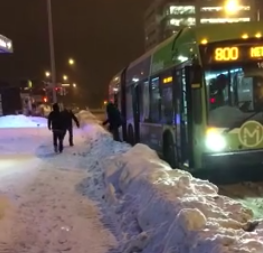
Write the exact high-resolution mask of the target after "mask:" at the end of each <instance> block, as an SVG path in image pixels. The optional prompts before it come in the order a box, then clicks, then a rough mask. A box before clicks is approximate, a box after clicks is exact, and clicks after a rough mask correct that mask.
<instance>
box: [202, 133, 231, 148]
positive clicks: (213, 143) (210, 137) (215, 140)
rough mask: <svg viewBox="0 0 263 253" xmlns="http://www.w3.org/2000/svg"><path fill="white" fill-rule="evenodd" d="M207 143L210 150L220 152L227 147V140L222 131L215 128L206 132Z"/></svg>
mask: <svg viewBox="0 0 263 253" xmlns="http://www.w3.org/2000/svg"><path fill="white" fill-rule="evenodd" d="M205 145H206V147H207V149H209V150H210V151H214V152H219V151H222V150H223V149H225V147H226V140H225V138H224V136H223V135H222V134H221V133H219V132H217V131H216V130H214V129H209V130H208V131H207V134H206V142H205Z"/></svg>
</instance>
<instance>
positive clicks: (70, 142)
mask: <svg viewBox="0 0 263 253" xmlns="http://www.w3.org/2000/svg"><path fill="white" fill-rule="evenodd" d="M67 132H68V140H69V145H70V146H73V145H74V143H73V127H68V128H67Z"/></svg>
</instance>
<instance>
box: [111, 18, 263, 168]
mask: <svg viewBox="0 0 263 253" xmlns="http://www.w3.org/2000/svg"><path fill="white" fill-rule="evenodd" d="M114 80H115V82H114ZM113 83H114V85H115V93H114V94H115V101H116V102H117V103H118V106H119V108H120V110H121V112H122V115H123V118H124V119H125V120H124V124H123V127H122V133H123V139H124V140H125V141H128V142H129V143H131V144H136V143H138V142H140V143H144V144H146V145H148V146H149V147H151V148H152V149H154V150H156V151H157V152H158V153H159V154H160V155H161V156H162V157H163V158H164V160H166V161H167V162H168V163H169V164H170V165H171V166H172V167H177V168H180V169H185V170H189V171H197V170H200V169H208V170H210V168H212V169H214V168H222V167H231V168H232V167H239V166H256V165H262V163H263V126H262V123H263V22H249V23H242V24H241V23H233V24H212V25H202V26H196V27H187V28H183V29H182V30H181V31H180V32H179V33H178V34H175V35H174V36H172V37H171V38H169V39H168V40H166V41H164V42H163V43H162V44H160V45H158V46H157V47H155V48H154V49H152V50H151V51H150V52H147V53H146V54H145V55H143V56H142V57H140V58H139V59H137V60H136V61H134V62H132V63H131V64H130V65H129V66H127V67H126V68H125V69H124V70H122V71H121V72H120V73H119V74H117V75H116V76H114V77H113V81H112V82H111V85H112V84H113Z"/></svg>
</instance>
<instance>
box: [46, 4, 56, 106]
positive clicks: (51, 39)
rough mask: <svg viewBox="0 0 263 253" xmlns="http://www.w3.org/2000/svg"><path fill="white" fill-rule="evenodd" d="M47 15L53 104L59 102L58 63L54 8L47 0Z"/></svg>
mask: <svg viewBox="0 0 263 253" xmlns="http://www.w3.org/2000/svg"><path fill="white" fill-rule="evenodd" d="M47 15H48V34H49V48H50V65H51V77H52V94H53V103H56V102H57V93H56V90H55V87H56V63H55V49H54V34H53V21H52V6H51V0H47Z"/></svg>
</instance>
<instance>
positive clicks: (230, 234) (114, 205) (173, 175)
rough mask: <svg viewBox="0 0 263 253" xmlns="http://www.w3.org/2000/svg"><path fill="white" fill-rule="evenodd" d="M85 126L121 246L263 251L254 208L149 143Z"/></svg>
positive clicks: (216, 252)
mask: <svg viewBox="0 0 263 253" xmlns="http://www.w3.org/2000/svg"><path fill="white" fill-rule="evenodd" d="M83 115H85V113H84V112H83ZM88 115H89V114H88ZM88 115H87V118H88V117H89V116H88ZM83 118H85V117H83ZM83 124H85V121H83ZM83 129H84V130H85V134H86V136H85V137H86V138H88V141H87V142H88V143H89V145H90V149H89V151H87V154H83V155H84V156H85V155H89V159H90V157H92V159H94V163H95V161H96V160H97V161H99V163H100V166H95V168H96V175H97V177H98V179H96V181H100V180H102V179H101V178H99V177H100V176H102V177H103V179H104V183H105V196H104V197H105V200H106V202H107V204H108V205H109V206H110V210H111V211H109V210H107V213H108V215H109V213H110V216H111V219H112V220H113V221H112V224H114V226H115V227H114V231H117V234H118V235H120V234H121V237H120V238H118V239H119V241H120V244H121V248H120V249H118V250H119V251H120V252H123V253H133V252H143V253H153V252H158V253H173V252H180V253H185V252H187V253H188V252H191V253H200V252H204V253H205V252H209V253H210V252H212V253H223V252H229V253H230V252H242V253H246V252H252V253H253V252H255V253H256V252H257V253H258V252H263V228H261V224H260V225H259V226H257V223H251V222H250V221H251V220H252V216H253V214H252V211H251V210H249V209H247V208H245V207H243V206H242V205H241V204H239V203H237V202H235V201H233V200H231V199H229V198H227V197H224V196H220V195H218V188H217V187H216V186H215V185H213V184H211V183H209V182H208V181H204V180H199V179H196V178H194V177H192V176H191V175H190V174H189V173H188V172H185V171H181V170H172V169H171V168H170V167H169V166H168V165H167V164H166V163H165V162H163V161H162V160H160V159H159V158H158V156H157V154H156V153H155V152H154V151H153V150H151V149H149V148H148V147H147V146H145V145H142V144H138V145H136V146H135V147H133V148H130V147H129V146H128V145H127V144H121V143H117V142H114V141H112V139H111V138H110V136H109V134H108V133H105V131H104V130H103V128H102V127H101V126H98V125H96V124H94V122H92V124H88V125H86V126H84V127H83ZM94 136H96V137H94ZM98 168H100V169H98ZM101 174H103V175H101ZM94 180H95V179H94ZM90 184H92V182H90ZM96 184H98V183H96ZM253 230H254V231H253ZM248 231H250V232H248ZM251 231H253V232H251Z"/></svg>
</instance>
